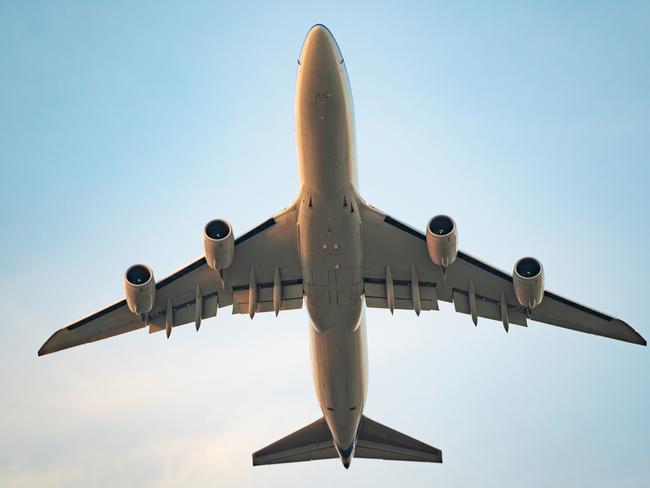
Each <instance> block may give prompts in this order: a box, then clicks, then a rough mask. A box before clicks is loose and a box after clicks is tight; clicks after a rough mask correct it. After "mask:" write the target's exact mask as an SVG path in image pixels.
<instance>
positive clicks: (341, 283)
mask: <svg viewBox="0 0 650 488" xmlns="http://www.w3.org/2000/svg"><path fill="white" fill-rule="evenodd" d="M345 198H346V197H345V196H344V195H343V194H340V195H335V196H333V197H332V198H327V199H326V198H324V197H319V198H313V197H309V196H308V195H305V196H304V197H303V200H302V201H301V205H300V211H299V215H298V224H299V241H300V256H301V265H302V272H303V287H304V291H305V301H306V304H307V311H308V313H309V318H310V323H311V359H312V369H313V376H314V386H315V388H316V394H317V396H318V401H319V403H320V405H321V409H322V411H323V415H324V416H325V420H326V421H327V424H328V426H329V428H330V430H331V432H332V435H333V436H334V438H335V440H336V442H337V443H338V445H339V446H340V447H341V448H342V449H347V448H348V447H349V446H350V445H351V444H352V443H353V441H354V438H355V435H356V431H357V427H358V425H359V421H360V419H361V412H362V410H363V404H364V401H365V395H366V384H367V381H366V370H367V368H366V363H367V359H366V349H365V348H366V342H365V321H364V316H363V309H364V304H363V275H362V258H363V256H362V246H361V221H360V219H359V213H358V211H354V210H351V209H354V207H355V206H356V202H355V201H354V200H353V199H351V198H350V197H347V200H344V199H345ZM310 202H311V204H310Z"/></svg>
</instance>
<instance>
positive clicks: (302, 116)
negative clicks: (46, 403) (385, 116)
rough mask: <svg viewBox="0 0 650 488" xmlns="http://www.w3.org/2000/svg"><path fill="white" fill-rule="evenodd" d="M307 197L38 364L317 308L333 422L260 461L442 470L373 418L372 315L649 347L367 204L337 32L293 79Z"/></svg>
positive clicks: (210, 238) (450, 227)
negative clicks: (456, 316)
mask: <svg viewBox="0 0 650 488" xmlns="http://www.w3.org/2000/svg"><path fill="white" fill-rule="evenodd" d="M295 117H296V139H297V152H298V166H299V172H300V185H301V187H300V192H299V195H298V198H297V199H296V200H295V201H294V203H293V204H292V205H290V206H289V207H288V208H287V209H285V210H284V211H283V212H281V213H279V214H277V215H276V216H274V217H273V218H271V219H269V220H267V221H266V222H264V223H262V224H261V225H259V226H258V227H256V228H255V229H253V230H252V231H250V232H248V233H246V234H244V235H243V236H241V237H239V238H238V239H236V240H235V239H234V237H233V232H232V228H231V226H230V224H228V223H227V222H226V221H223V220H213V221H211V222H209V223H208V224H207V225H206V228H205V232H204V244H205V249H206V253H205V257H203V258H200V259H198V260H196V261H194V262H192V263H190V264H189V265H188V266H186V267H184V268H182V269H180V270H179V271H178V272H176V273H174V274H173V275H171V276H169V277H168V278H166V279H164V280H163V281H161V282H160V283H155V282H154V279H153V273H152V271H151V269H150V268H148V267H146V266H144V265H135V266H133V267H131V268H129V270H128V271H127V274H126V279H125V289H126V295H127V298H126V300H122V301H120V302H117V303H115V304H114V305H112V306H109V307H107V308H106V309H104V310H101V311H99V312H97V313H95V314H93V315H91V316H90V317H87V318H85V319H82V320H80V321H78V322H76V323H74V324H71V325H70V326H68V327H65V328H63V329H60V330H59V331H57V332H56V333H55V334H53V335H52V337H50V339H49V340H48V341H47V342H46V343H45V344H44V345H43V347H42V348H41V350H40V351H39V355H42V354H48V353H51V352H54V351H58V350H61V349H65V348H68V347H73V346H76V345H79V344H83V343H87V342H93V341H96V340H100V339H104V338H107V337H111V336H113V335H117V334H121V333H124V332H128V331H131V330H136V329H139V328H142V327H145V326H149V331H150V332H156V331H161V330H165V331H166V332H167V337H169V335H170V334H171V331H172V329H173V327H176V326H178V325H182V324H185V323H188V322H194V323H195V324H196V328H197V330H198V328H199V326H200V324H201V321H202V319H204V318H208V317H212V316H214V315H216V313H217V310H218V309H219V308H223V307H225V306H228V305H232V307H233V313H247V314H249V315H250V317H251V318H253V317H254V315H255V314H256V313H258V312H275V314H276V315H277V314H278V313H279V311H281V310H289V309H296V308H301V307H302V305H303V303H306V304H307V311H308V314H309V318H310V335H311V360H312V369H313V380H314V385H315V388H316V393H317V397H318V401H319V403H320V406H321V410H322V412H323V418H321V419H320V420H317V421H316V422H314V423H312V424H310V425H308V426H307V427H304V428H303V429H301V430H299V431H297V432H295V433H293V434H290V435H289V436H287V437H285V438H283V439H281V440H279V441H277V442H275V443H273V444H271V445H269V446H267V447H265V448H264V449H261V450H260V451H258V452H256V453H255V454H253V464H256V465H257V464H275V463H285V462H295V461H306V460H312V459H326V458H336V457H339V458H340V459H341V461H342V462H343V464H344V466H345V467H346V468H347V467H348V466H349V464H350V462H351V459H352V457H353V456H354V457H362V458H375V459H393V460H409V461H427V462H442V453H441V451H440V450H438V449H436V448H434V447H431V446H428V445H427V444H424V443H422V442H420V441H417V440H415V439H413V438H411V437H408V436H406V435H404V434H401V433H399V432H397V431H395V430H392V429H390V428H388V427H385V426H383V425H381V424H379V423H377V422H374V421H372V420H370V419H368V418H367V417H365V416H364V415H363V411H364V406H365V399H366V389H367V353H366V323H365V313H364V310H365V308H364V302H365V305H367V306H369V307H378V308H387V309H389V310H390V311H391V313H392V312H393V310H394V309H395V308H397V309H410V310H414V311H415V312H416V313H417V314H418V315H419V314H420V312H421V311H422V310H438V300H443V301H448V302H452V303H454V306H455V308H456V310H457V311H458V312H461V313H466V314H469V315H471V316H472V319H473V321H474V323H475V324H476V323H477V321H478V317H486V318H490V319H493V320H498V321H500V322H502V324H503V326H504V328H505V329H506V331H508V329H509V326H510V324H517V325H526V324H527V319H532V320H537V321H541V322H546V323H550V324H553V325H558V326H561V327H565V328H569V329H574V330H578V331H582V332H589V333H592V334H597V335H601V336H605V337H610V338H614V339H619V340H623V341H627V342H632V343H636V344H641V345H646V342H645V340H644V339H643V338H642V337H641V336H640V335H639V334H638V333H637V332H636V331H634V330H633V329H632V328H631V327H630V326H629V325H627V324H626V323H624V322H623V321H621V320H619V319H616V318H613V317H610V316H608V315H606V314H603V313H601V312H598V311H595V310H592V309H590V308H588V307H585V306H583V305H580V304H577V303H575V302H572V301H570V300H568V299H565V298H563V297H560V296H558V295H556V294H554V293H551V292H549V291H545V290H544V288H543V285H544V274H543V268H542V267H541V264H540V263H539V262H538V261H537V260H535V259H534V258H523V259H521V260H520V261H518V262H517V263H516V265H515V267H514V269H513V275H514V276H510V275H508V274H506V273H504V272H503V271H500V270H498V269H496V268H494V267H492V266H490V265H489V264H486V263H484V262H482V261H480V260H478V259H477V258H474V257H472V256H470V255H469V254H466V253H464V252H462V251H459V250H457V249H456V232H457V231H456V226H455V223H454V222H453V220H451V219H450V218H449V217H446V216H437V217H434V218H433V219H431V221H430V222H429V224H428V226H427V232H426V235H424V234H422V233H420V232H419V231H417V230H415V229H413V228H411V227H409V226H407V225H405V224H403V223H401V222H399V221H397V220H395V219H393V218H392V217H390V216H388V215H386V214H384V213H382V212H380V211H379V210H377V209H375V208H373V207H371V206H370V205H368V204H367V203H366V202H365V201H364V200H363V199H362V198H361V197H360V195H359V192H358V188H357V167H356V148H355V135H354V110H353V105H352V95H351V90H350V85H349V81H348V76H347V71H346V68H345V63H344V60H343V57H342V55H341V52H340V50H339V48H338V46H337V44H336V41H335V40H334V37H333V36H332V34H331V33H330V31H329V30H328V29H327V28H325V27H324V26H321V25H316V26H314V27H313V28H312V29H311V30H310V31H309V33H308V34H307V37H306V39H305V42H304V45H303V49H302V52H301V55H300V59H299V67H298V77H297V82H296V105H295Z"/></svg>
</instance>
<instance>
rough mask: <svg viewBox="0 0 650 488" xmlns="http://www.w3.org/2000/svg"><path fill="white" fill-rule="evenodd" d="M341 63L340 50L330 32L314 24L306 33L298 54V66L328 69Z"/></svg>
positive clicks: (322, 26)
mask: <svg viewBox="0 0 650 488" xmlns="http://www.w3.org/2000/svg"><path fill="white" fill-rule="evenodd" d="M342 61H343V56H342V55H341V50H340V49H339V46H338V45H337V44H336V39H334V36H333V35H332V33H331V32H330V30H329V29H328V28H327V27H325V26H324V25H322V24H316V25H315V26H313V27H312V28H311V29H309V32H308V33H307V37H305V42H304V43H303V45H302V51H301V52H300V64H301V65H302V66H305V65H308V66H309V67H311V68H328V67H330V66H332V65H334V64H339V63H341V62H342Z"/></svg>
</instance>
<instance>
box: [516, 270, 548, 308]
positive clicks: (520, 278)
mask: <svg viewBox="0 0 650 488" xmlns="http://www.w3.org/2000/svg"><path fill="white" fill-rule="evenodd" d="M512 284H513V285H514V287H515V295H517V300H518V301H519V303H520V304H521V305H523V306H524V307H528V308H530V309H533V308H535V307H536V306H537V305H539V304H540V303H542V299H543V298H544V268H543V267H542V263H540V262H539V261H538V260H537V259H535V258H521V259H520V260H519V261H517V262H516V263H515V267H514V269H513V271H512Z"/></svg>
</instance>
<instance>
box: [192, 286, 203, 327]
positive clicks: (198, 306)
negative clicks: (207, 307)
mask: <svg viewBox="0 0 650 488" xmlns="http://www.w3.org/2000/svg"><path fill="white" fill-rule="evenodd" d="M202 317H203V294H202V293H201V287H200V286H199V285H196V301H195V308H194V324H195V325H196V331H197V332H198V331H199V328H200V327H201V318H202Z"/></svg>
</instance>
